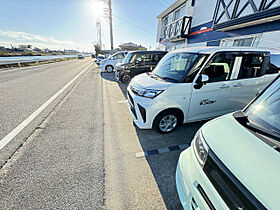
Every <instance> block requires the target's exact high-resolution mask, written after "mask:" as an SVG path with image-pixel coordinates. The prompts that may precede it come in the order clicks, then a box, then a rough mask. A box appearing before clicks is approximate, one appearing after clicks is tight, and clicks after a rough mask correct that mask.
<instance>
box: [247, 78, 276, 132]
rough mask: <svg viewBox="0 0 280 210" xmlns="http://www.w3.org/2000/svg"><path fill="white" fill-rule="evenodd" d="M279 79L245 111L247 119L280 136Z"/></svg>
mask: <svg viewBox="0 0 280 210" xmlns="http://www.w3.org/2000/svg"><path fill="white" fill-rule="evenodd" d="M279 107H280V77H279V78H278V79H277V80H276V81H275V82H274V83H273V84H272V85H271V86H269V88H268V89H266V91H265V92H264V93H263V94H262V95H260V96H259V97H258V98H257V99H256V100H255V101H254V102H253V103H252V104H251V105H250V106H249V107H248V108H247V109H246V110H245V114H246V115H248V118H249V119H250V120H252V121H253V122H255V123H256V124H258V125H260V126H261V127H263V128H265V129H266V130H269V131H271V132H276V133H277V134H278V135H279V134H280V109H279Z"/></svg>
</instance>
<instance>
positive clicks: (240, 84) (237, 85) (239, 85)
mask: <svg viewBox="0 0 280 210" xmlns="http://www.w3.org/2000/svg"><path fill="white" fill-rule="evenodd" d="M243 86H244V85H243V84H242V83H237V84H236V85H233V87H243Z"/></svg>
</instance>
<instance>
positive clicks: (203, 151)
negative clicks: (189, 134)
mask: <svg viewBox="0 0 280 210" xmlns="http://www.w3.org/2000/svg"><path fill="white" fill-rule="evenodd" d="M193 147H194V153H195V156H196V158H197V160H198V162H199V164H200V165H201V166H204V164H205V162H206V159H207V156H208V151H209V146H208V145H207V143H206V141H205V140H204V138H203V136H202V132H201V130H199V131H198V132H197V133H196V135H195V137H194V143H193Z"/></svg>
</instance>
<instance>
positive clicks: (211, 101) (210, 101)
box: [199, 99, 216, 105]
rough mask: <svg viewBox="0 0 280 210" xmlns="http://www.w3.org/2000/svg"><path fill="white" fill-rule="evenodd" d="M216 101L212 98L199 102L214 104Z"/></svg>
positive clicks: (201, 103) (200, 103)
mask: <svg viewBox="0 0 280 210" xmlns="http://www.w3.org/2000/svg"><path fill="white" fill-rule="evenodd" d="M214 103H216V100H214V101H213V100H210V99H204V100H202V101H200V102H199V105H208V104H214Z"/></svg>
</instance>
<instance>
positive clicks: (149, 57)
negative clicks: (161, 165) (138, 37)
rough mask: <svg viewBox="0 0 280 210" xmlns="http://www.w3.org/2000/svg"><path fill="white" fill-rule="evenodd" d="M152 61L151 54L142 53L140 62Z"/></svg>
mask: <svg viewBox="0 0 280 210" xmlns="http://www.w3.org/2000/svg"><path fill="white" fill-rule="evenodd" d="M151 61H152V55H151V54H144V55H143V56H142V62H144V63H149V62H151Z"/></svg>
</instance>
